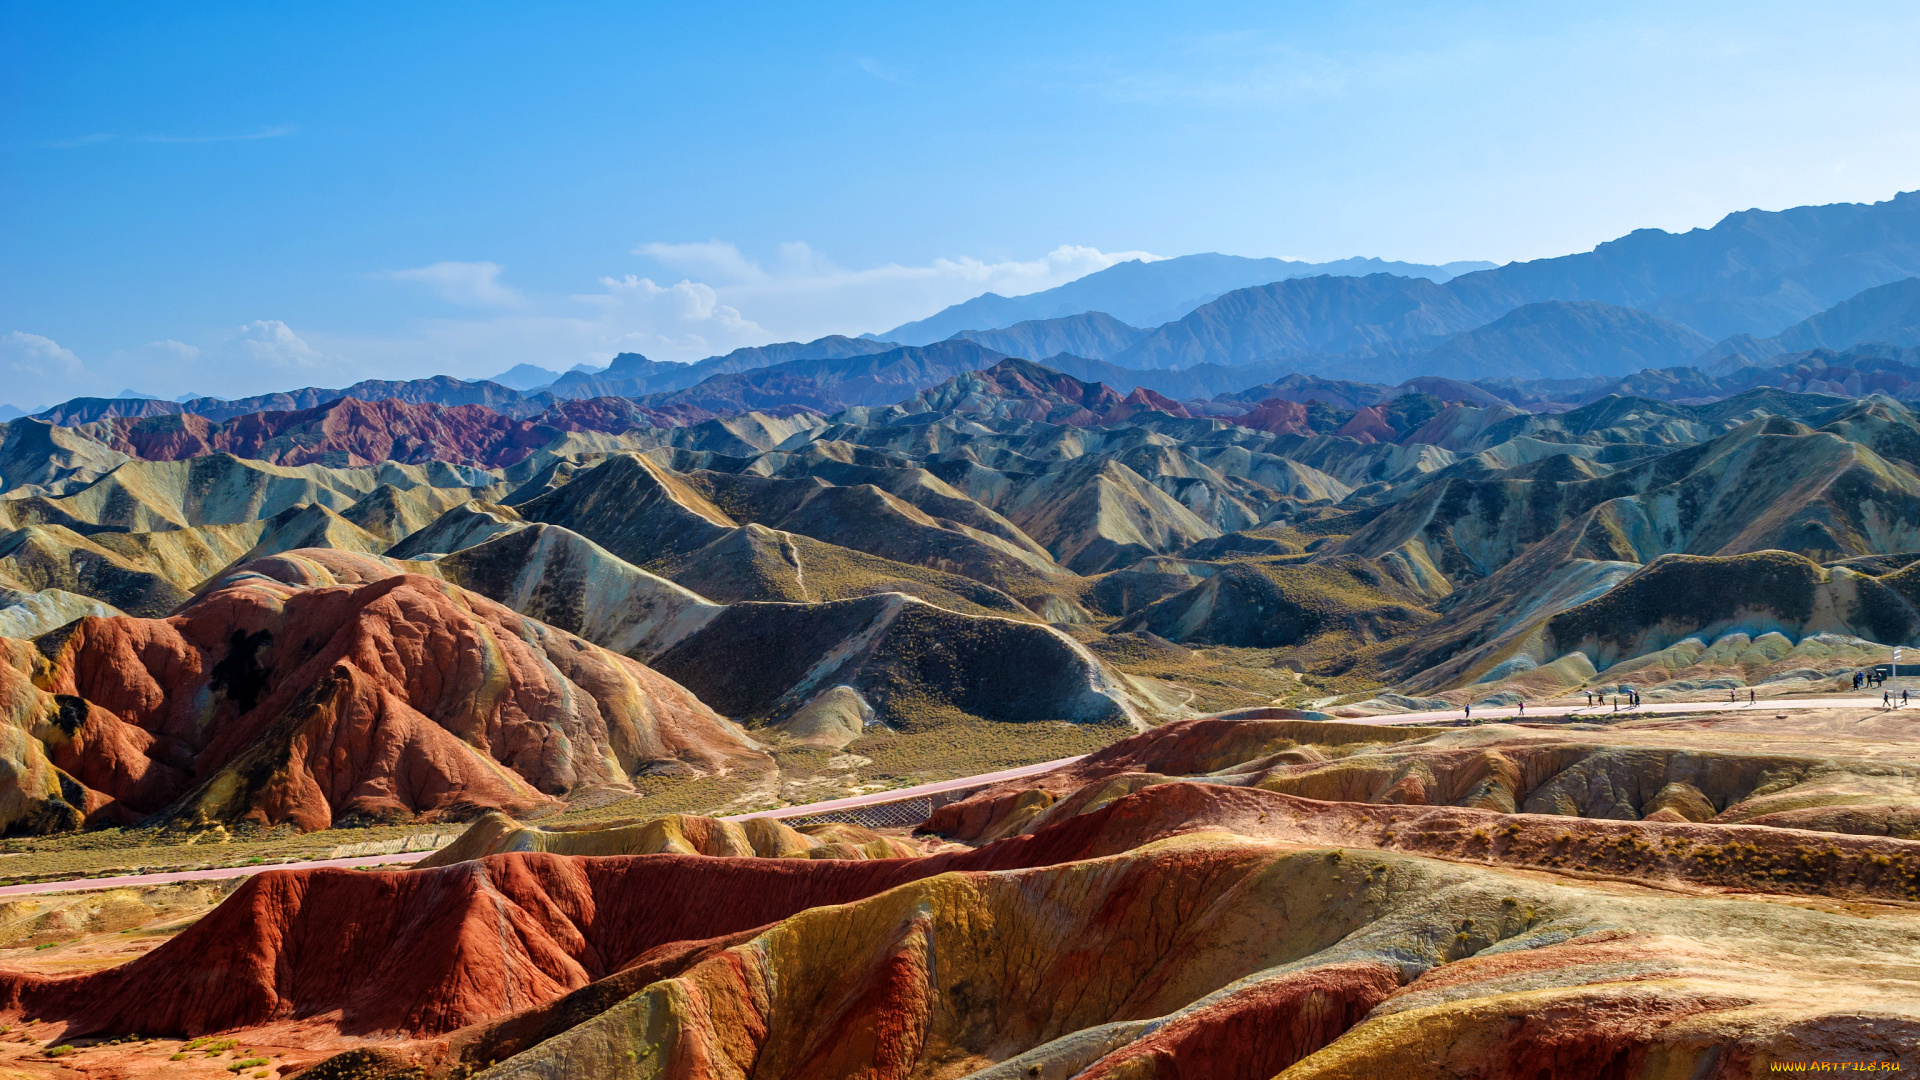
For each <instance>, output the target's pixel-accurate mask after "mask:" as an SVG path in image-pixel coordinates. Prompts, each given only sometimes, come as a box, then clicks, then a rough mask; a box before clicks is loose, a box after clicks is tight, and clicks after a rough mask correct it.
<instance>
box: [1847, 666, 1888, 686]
mask: <svg viewBox="0 0 1920 1080" xmlns="http://www.w3.org/2000/svg"><path fill="white" fill-rule="evenodd" d="M1886 680H1887V673H1886V672H1884V671H1881V670H1880V669H1879V668H1874V669H1873V670H1872V671H1856V672H1854V673H1853V688H1854V689H1855V690H1858V689H1860V688H1861V687H1863V686H1879V685H1880V684H1881V683H1883V682H1885V681H1886Z"/></svg>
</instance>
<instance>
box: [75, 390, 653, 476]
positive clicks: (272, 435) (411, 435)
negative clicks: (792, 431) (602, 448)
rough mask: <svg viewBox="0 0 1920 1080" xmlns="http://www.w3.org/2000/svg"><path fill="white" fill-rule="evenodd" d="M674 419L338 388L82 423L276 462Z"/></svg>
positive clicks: (517, 456)
mask: <svg viewBox="0 0 1920 1080" xmlns="http://www.w3.org/2000/svg"><path fill="white" fill-rule="evenodd" d="M677 422H678V421H676V420H674V419H672V418H670V417H667V416H665V415H664V414H662V413H659V412H657V411H656V410H649V409H644V408H641V407H639V406H637V405H635V404H634V403H632V402H630V401H626V400H623V399H618V398H599V399H593V400H589V401H569V402H564V403H562V404H560V405H559V406H557V407H556V408H554V409H551V410H549V411H548V412H546V413H542V414H540V415H538V416H535V417H533V418H531V419H525V420H516V419H514V418H512V417H509V416H505V415H502V414H501V413H498V412H495V411H494V410H492V409H489V408H487V407H486V406H484V405H434V404H419V403H413V402H406V401H399V400H392V399H388V400H381V401H361V400H358V399H356V398H342V399H340V400H338V401H333V402H329V403H327V404H325V405H321V406H317V407H315V408H311V409H302V410H299V411H297V412H257V413H248V414H246V415H244V416H236V417H234V418H233V419H231V420H226V421H214V420H209V419H207V418H206V417H204V416H198V415H195V414H192V413H168V414H165V415H160V416H141V417H131V416H122V417H113V418H111V419H107V420H101V421H98V422H97V423H95V424H92V425H89V426H88V428H87V430H88V432H89V433H90V434H93V435H95V436H96V437H97V438H99V439H100V440H101V441H102V442H105V443H106V444H107V445H109V446H111V447H112V448H114V449H115V450H118V451H120V452H121V453H124V454H131V455H132V456H134V457H138V458H144V459H146V460H148V461H178V460H181V459H183V458H192V457H200V456H202V455H206V454H214V453H222V452H224V453H229V454H233V455H235V456H236V457H244V458H254V459H257V460H261V461H270V462H273V463H274V464H277V465H309V464H322V465H331V466H366V465H377V464H379V463H380V462H383V461H398V462H404V463H408V464H423V463H425V462H428V461H436V460H438V461H450V462H454V463H457V464H463V465H477V466H480V467H482V468H498V467H504V466H508V465H512V464H514V463H515V462H517V461H519V460H521V459H522V458H524V457H526V456H527V455H528V454H531V453H533V451H535V450H536V449H538V448H540V447H541V446H544V445H545V444H547V443H548V442H550V441H551V440H553V439H554V438H555V437H556V436H558V435H560V434H561V433H562V432H566V431H606V432H613V433H618V432H623V431H628V430H631V429H632V428H635V427H657V426H671V425H673V424H675V423H677Z"/></svg>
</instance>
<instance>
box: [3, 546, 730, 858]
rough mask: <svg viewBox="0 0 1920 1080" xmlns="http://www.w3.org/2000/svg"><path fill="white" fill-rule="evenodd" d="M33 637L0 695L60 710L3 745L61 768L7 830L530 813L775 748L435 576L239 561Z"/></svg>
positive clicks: (676, 689) (680, 695) (16, 810)
mask: <svg viewBox="0 0 1920 1080" xmlns="http://www.w3.org/2000/svg"><path fill="white" fill-rule="evenodd" d="M38 644H39V647H40V652H41V653H42V654H43V658H42V659H40V660H39V661H38V662H37V664H36V665H33V666H36V667H37V670H35V671H33V673H32V674H33V681H34V683H36V684H37V688H35V687H34V686H28V685H25V683H26V680H25V678H24V675H25V672H24V671H23V670H22V667H23V664H24V661H23V660H22V659H21V658H16V662H15V663H14V664H13V665H11V666H8V667H0V682H5V683H7V685H6V686H4V687H0V696H3V697H5V698H6V699H7V701H8V703H9V704H11V705H14V706H17V708H16V709H15V711H16V712H19V713H20V714H21V716H22V718H23V719H24V717H25V716H28V715H31V714H32V713H33V712H35V711H41V712H43V713H51V714H53V715H54V716H55V717H56V719H54V720H53V721H52V722H48V721H45V720H42V721H39V722H38V723H35V724H33V726H32V728H31V730H33V731H34V733H35V735H36V736H37V738H35V739H29V740H27V741H26V742H25V743H24V744H23V745H22V746H21V747H19V748H17V749H16V750H15V751H14V752H13V753H10V754H8V757H9V758H17V760H15V761H14V762H13V764H14V767H15V768H16V769H17V770H19V771H20V772H22V773H24V774H28V775H31V774H33V772H34V770H35V769H36V768H39V769H40V770H41V771H45V770H44V767H42V766H41V765H40V762H41V761H42V760H43V759H44V760H46V761H50V762H51V764H52V766H54V767H56V768H58V769H59V770H62V772H63V774H64V775H63V776H61V777H60V782H59V784H58V785H43V786H42V787H41V788H40V789H39V790H38V791H37V792H36V791H32V790H26V791H24V796H25V797H24V799H23V800H16V801H19V802H22V803H23V805H19V806H13V807H11V808H10V809H11V811H12V812H11V813H9V814H8V815H7V817H8V819H9V820H8V822H7V824H8V826H9V827H12V828H16V829H28V830H30V831H47V830H50V829H52V828H56V827H65V828H71V827H74V826H76V825H78V824H79V823H80V822H79V821H78V820H73V819H77V818H81V817H84V818H85V820H86V821H87V822H90V823H107V822H120V823H128V822H132V821H134V820H138V819H140V818H143V817H146V816H148V815H153V814H159V813H166V814H168V815H170V816H173V817H177V818H187V819H199V818H205V819H213V820H226V821H231V820H235V819H247V820H254V821H259V822H262V823H266V824H277V823H280V822H290V823H292V824H294V825H297V826H299V827H300V828H303V829H318V828H326V827H328V826H330V825H332V824H335V823H336V822H338V821H339V820H340V819H342V818H356V817H357V818H362V819H378V820H386V819H396V818H397V819H407V818H413V817H420V818H425V819H432V818H434V817H438V816H444V815H449V814H453V815H465V814H469V813H472V812H474V811H476V810H478V809H489V808H491V809H502V810H508V811H524V810H531V809H534V808H537V807H542V806H549V805H553V804H554V803H555V802H556V800H557V799H558V798H559V797H562V796H573V795H578V794H580V793H583V792H586V791H590V790H593V789H598V788H609V789H616V790H625V791H630V790H631V778H632V777H633V776H635V775H637V774H640V773H643V772H660V771H663V770H664V771H668V772H675V773H682V774H693V773H715V772H722V771H726V770H728V769H730V768H735V767H746V768H757V767H759V766H761V765H762V764H764V763H765V762H766V758H765V756H764V755H763V754H762V753H761V752H760V751H759V750H758V749H757V748H756V747H755V746H754V745H753V744H752V743H751V742H750V741H749V740H747V739H746V738H745V737H744V736H743V735H742V734H740V733H739V731H738V729H736V728H734V727H733V726H732V725H730V724H728V723H727V722H726V721H724V720H722V719H721V718H720V717H719V716H717V715H716V714H715V713H714V712H713V711H712V710H711V709H709V708H707V707H706V706H705V705H703V704H701V702H700V701H699V700H697V699H696V698H695V697H694V696H693V695H692V694H691V693H689V692H688V691H687V690H685V689H684V688H682V687H681V686H680V685H679V684H677V683H674V682H673V681H671V680H669V679H667V678H666V677H664V676H662V675H659V674H658V673H656V672H654V671H653V670H651V669H649V668H647V667H645V666H644V665H642V664H640V663H638V662H636V661H633V660H630V659H628V658H626V657H623V656H619V655H617V654H615V653H611V652H608V651H606V650H604V649H601V648H599V647H597V646H594V645H591V644H589V643H587V642H585V641H582V640H580V639H579V638H576V637H574V636H573V635H571V634H567V633H564V632H562V631H559V630H556V629H554V628H552V627H549V626H546V625H544V624H542V623H539V622H536V621H534V620H532V619H528V618H525V617H523V616H521V615H518V614H516V613H515V612H513V611H512V610H511V609H509V608H506V607H503V606H501V605H499V604H496V603H494V602H493V601H491V600H487V599H486V598H484V597H481V596H479V595H477V594H474V593H469V592H466V591H465V590H462V589H460V588H458V587H456V586H452V585H448V584H446V583H445V582H441V581H438V580H435V579H432V578H426V577H418V576H412V575H407V576H402V577H393V578H388V579H386V580H383V581H378V582H374V583H372V584H366V585H358V586H348V587H332V588H301V587H298V586H293V585H287V584H284V583H282V582H279V581H275V580H272V579H270V578H267V577H264V576H260V575H255V574H243V575H238V576H236V577H234V578H230V579H229V581H228V583H227V584H226V585H225V586H224V587H222V588H219V589H217V590H215V591H213V592H210V593H208V594H206V595H204V596H202V597H200V598H199V599H197V600H195V601H194V602H192V603H191V604H190V605H188V606H187V607H186V608H185V609H183V610H182V611H181V612H180V613H179V614H176V615H174V616H173V617H171V618H167V619H135V618H127V617H115V618H97V617H91V618H86V619H82V620H79V621H77V622H74V623H71V624H69V625H68V626H67V627H64V628H62V629H61V630H60V631H57V632H55V633H54V634H51V635H48V636H46V637H43V638H41V639H40V640H39V642H38ZM49 692H50V694H51V696H49ZM36 702H42V703H41V704H36ZM18 722H20V721H19V720H17V721H16V723H18Z"/></svg>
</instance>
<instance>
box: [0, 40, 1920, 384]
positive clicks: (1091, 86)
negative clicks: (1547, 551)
mask: <svg viewBox="0 0 1920 1080" xmlns="http://www.w3.org/2000/svg"><path fill="white" fill-rule="evenodd" d="M4 11H5V16H4V18H5V25H6V26H7V29H8V33H7V34H6V35H5V36H6V40H7V41H8V43H9V44H10V46H11V48H10V50H9V53H10V57H9V58H10V60H11V63H10V64H9V65H8V74H7V75H6V76H5V77H4V82H3V83H0V86H4V90H0V93H4V94H5V97H6V100H7V103H8V105H9V108H7V110H6V119H5V120H4V123H5V126H6V137H5V139H4V140H3V141H4V145H5V148H6V149H5V153H6V155H7V168H6V170H5V174H4V179H0V184H4V190H5V192H6V199H5V204H6V210H5V211H4V213H5V214H6V227H7V230H8V234H9V237H10V243H9V245H8V247H7V253H6V255H5V257H4V258H3V259H0V286H4V287H3V288H0V315H4V318H3V319H0V365H4V370H5V372H6V374H7V380H6V386H5V387H4V389H0V402H6V403H10V404H14V405H16V406H20V407H39V406H44V405H48V404H52V403H53V402H56V401H59V400H63V399H65V398H67V397H72V396H76V395H79V394H100V395H108V396H110V395H112V394H115V393H118V392H120V391H121V390H123V389H133V390H137V391H140V392H143V393H149V394H153V395H156V396H161V397H169V398H170V397H174V396H177V395H179V394H182V393H187V392H197V393H202V394H212V395H219V396H222V397H238V396H243V395H246V394H251V393H259V392H263V391H268V390H274V389H282V388H288V387H294V386H301V385H323V386H340V385H346V384H348V383H351V382H354V381H357V380H359V379H363V378H369V377H377V378H409V377H418V376H424V375H432V374H442V373H444V374H451V375H457V376H461V377H466V378H476V377H484V376H487V375H491V374H494V373H496V372H500V371H503V370H505V369H507V368H510V367H512V366H513V365H515V364H518V363H531V364H536V365H540V366H543V367H547V368H551V369H554V370H566V369H567V368H569V367H572V366H573V365H575V364H577V363H582V362H589V363H604V362H605V361H606V359H607V358H609V357H611V356H612V355H613V354H615V353H617V352H622V351H634V352H641V353H644V354H646V355H648V356H650V357H654V358H656V359H662V360H694V359H699V358H701V357H704V356H708V355H714V354H719V353H724V352H727V351H729V350H731V349H733V348H737V347H740V346H743V345H757V344H765V343H768V342H775V341H789V340H809V339H811V338H815V337H819V336H822V335H824V334H829V333H844V334H849V335H853V334H859V333H862V332H879V331H884V330H886V329H887V328H889V327H891V326H894V325H897V324H899V323H902V322H906V321H909V320H913V319H918V318H924V317H925V316H928V315H931V314H933V313H934V312H936V311H938V310H940V309H941V308H944V307H946V306H948V305H950V304H953V303H957V302H960V301H964V300H966V299H969V298H971V297H973V296H977V295H979V294H980V293H983V292H989V291H991V292H997V293H1000V294H1002V295H1018V294H1023V293H1028V292H1034V291H1038V290H1041V289H1045V288H1049V287H1052V286H1055V285H1059V284H1062V283H1064V282H1066V281H1069V280H1072V279H1075V278H1078V277H1081V276H1083V275H1085V274H1086V273H1090V272H1092V271H1095V270H1098V269H1101V268H1103V267H1105V266H1109V265H1112V264H1114V263H1116V262H1118V261H1122V260H1124V259H1127V258H1134V257H1141V256H1174V255H1184V254H1192V253H1199V252H1206V251H1219V252H1224V253H1227V254H1235V255H1247V256H1259V257H1281V258H1294V259H1304V260H1309V261H1316V262H1318V261H1329V260H1333V259H1340V258H1347V257H1354V256H1375V257H1379V258H1383V259H1394V260H1403V261H1409V262H1422V263H1444V262H1449V261H1454V260H1469V259H1484V260H1488V261H1492V262H1506V261H1511V260H1518V259H1531V258H1538V257H1542V256H1552V255H1560V254H1568V253H1572V252H1577V251H1585V250H1588V249H1591V248H1592V247H1593V246H1594V245H1595V244H1597V243H1600V242H1603V241H1606V240H1609V239H1612V238H1614V237H1617V236H1620V235H1623V234H1625V233H1627V232H1629V231H1631V230H1634V229H1638V228H1662V229H1668V230H1670V231H1684V230H1686V229H1689V228H1696V227H1706V226H1710V225H1712V224H1713V223H1714V222H1715V221H1717V220H1719V219H1720V218H1722V217H1723V216H1725V215H1726V214H1727V213H1730V212H1736V211H1739V210H1743V209H1747V208H1750V207H1752V208H1760V209H1767V210H1779V209H1785V208H1787V207H1791V206H1796V205H1805V204H1819V203H1833V202H1871V201H1878V200H1884V199H1886V198H1889V197H1891V196H1892V195H1893V194H1894V193H1895V192H1896V191H1900V190H1904V189H1910V188H1914V187H1920V181H1917V180H1916V179H1915V178H1916V177H1920V120H1916V119H1915V118H1914V117H1913V116H1912V115H1911V114H1910V113H1911V111H1910V110H1909V109H1906V108H1904V106H1905V105H1906V103H1908V102H1910V101H1912V100H1914V98H1915V93H1914V91H1915V90H1916V89H1917V88H1920V86H1916V84H1917V83H1920V75H1916V74H1914V73H1913V72H1912V70H1911V65H1910V64H1907V63H1904V62H1903V60H1904V57H1903V55H1902V54H1903V52H1904V49H1903V44H1904V42H1907V41H1911V40H1913V38H1914V33H1913V32H1914V30H1915V29H1920V12H1917V11H1915V10H1914V9H1912V8H1910V7H1908V6H1904V5H1894V4H1860V5H1853V6H1852V8H1851V13H1850V15H1849V17H1847V18H1844V19H1842V18H1834V17H1833V16H1832V13H1831V12H1813V11H1806V10H1802V9H1800V8H1796V7H1791V6H1787V5H1761V6H1755V5H1741V6H1739V7H1735V6H1733V5H1731V4H1690V5H1661V6H1654V5H1625V6H1618V7H1615V8H1613V9H1611V10H1609V11H1608V12H1606V13H1604V14H1597V15H1586V16H1580V17H1575V16H1570V15H1565V14H1561V13H1557V12H1546V11H1539V10H1536V9H1534V8H1532V7H1529V6H1524V5H1519V4H1473V5H1453V6H1449V7H1447V8H1444V9H1440V10H1435V9H1432V8H1428V7H1422V8H1418V9H1416V8H1413V7H1411V6H1398V5H1386V4H1380V5H1364V6H1361V7H1355V8H1345V9H1341V10H1339V11H1320V10H1305V9H1279V10H1276V9H1272V8H1270V7H1267V6H1262V5H1238V4H1217V5H1207V6H1202V7H1197V8H1194V7H1189V8H1184V9H1182V10H1180V11H1177V12H1147V11H1135V10H1124V9H1123V10H1119V11H1114V10H1112V9H1109V8H1093V7H1091V6H1071V7H1052V8H1049V9H1047V10H1030V9H1027V8H1015V7H1012V6H1001V7H989V8H972V9H968V11H967V12H965V13H946V12H924V11H912V12H901V11H895V10H892V9H890V8H882V7H878V6H872V7H853V8H842V9H838V10H835V11H833V12H829V13H824V14H816V13H800V12H795V11H791V10H788V9H784V8H776V7H767V8H747V9H743V10H740V11H735V12H731V13H709V12H698V13H688V12H683V11H679V10H668V9H653V8H630V7H616V6H611V5H606V6H598V5H589V6H582V7H574V8H569V9H566V10H564V11H538V12H516V11H508V10H502V9H491V8H483V9H472V10H463V11H461V12H460V13H458V14H457V15H455V14H451V13H440V12H429V11H400V12H392V11H388V10H386V9H376V8H373V7H371V6H367V5H359V6H347V7H337V8H330V9H327V10H325V11H319V10H313V11H288V10H273V11H268V10H256V9H251V8H242V7H224V8H199V7H196V8H191V9H187V8H180V9H165V10H161V9H150V8H145V7H135V6H131V5H125V6H107V7H95V8H89V9H85V10H81V9H74V8H70V7H66V6H59V5H49V4H22V3H11V4H7V5H6V6H5V8H4Z"/></svg>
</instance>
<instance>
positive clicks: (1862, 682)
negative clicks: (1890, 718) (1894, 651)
mask: <svg viewBox="0 0 1920 1080" xmlns="http://www.w3.org/2000/svg"><path fill="white" fill-rule="evenodd" d="M1886 681H1887V673H1886V672H1884V671H1882V670H1880V669H1879V668H1873V669H1871V670H1869V671H1856V672H1854V673H1853V688H1854V689H1855V690H1858V689H1860V688H1861V687H1863V686H1879V685H1881V684H1882V683H1884V682H1886ZM1906 705H1907V691H1906V690H1901V691H1900V700H1899V701H1898V702H1896V701H1895V700H1894V697H1893V691H1892V690H1882V691H1880V707H1881V708H1883V709H1891V708H1895V707H1896V706H1897V707H1899V708H1906Z"/></svg>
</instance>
